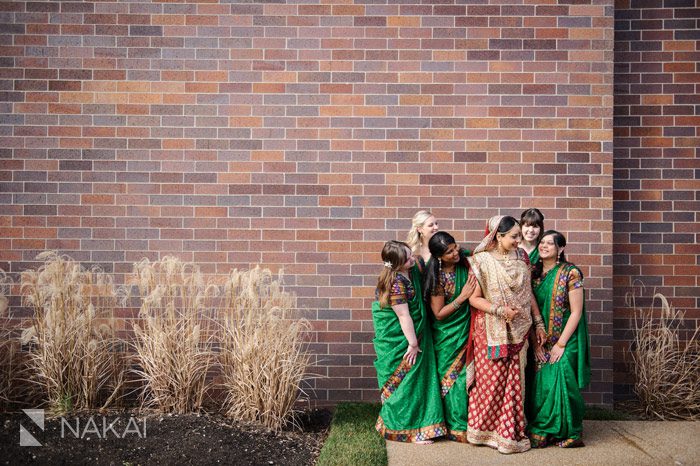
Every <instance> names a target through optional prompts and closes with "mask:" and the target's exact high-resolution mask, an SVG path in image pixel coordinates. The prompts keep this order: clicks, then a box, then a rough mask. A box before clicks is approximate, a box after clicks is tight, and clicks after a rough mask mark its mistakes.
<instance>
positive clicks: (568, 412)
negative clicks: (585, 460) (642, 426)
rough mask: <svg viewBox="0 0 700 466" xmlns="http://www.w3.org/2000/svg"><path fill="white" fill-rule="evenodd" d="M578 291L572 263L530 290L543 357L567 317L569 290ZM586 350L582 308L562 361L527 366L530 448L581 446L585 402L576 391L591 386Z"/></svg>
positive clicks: (578, 275) (580, 284) (580, 283)
mask: <svg viewBox="0 0 700 466" xmlns="http://www.w3.org/2000/svg"><path fill="white" fill-rule="evenodd" d="M581 287H583V275H582V274H581V271H580V270H579V269H578V268H577V267H576V266H575V265H573V264H570V263H563V264H558V265H556V266H555V267H554V268H553V269H552V270H550V271H549V272H547V274H546V275H545V276H544V277H542V278H539V279H535V280H533V286H532V288H533V291H534V294H535V298H536V299H537V304H538V305H539V308H540V310H541V312H542V318H543V320H544V325H545V328H546V330H547V341H546V343H545V346H544V350H545V354H546V356H547V358H549V352H550V351H551V350H552V348H553V347H554V345H555V344H556V343H557V341H558V340H559V337H560V336H561V332H562V331H563V330H564V327H565V326H566V323H567V322H568V320H569V317H570V316H571V308H570V305H569V291H570V290H574V289H576V288H581ZM590 378H591V367H590V346H589V341H588V329H587V324H586V312H585V304H584V309H583V312H582V315H581V319H580V320H579V323H578V326H577V327H576V330H575V331H574V333H573V334H572V335H571V337H570V338H569V341H567V343H566V348H565V350H564V354H563V355H562V358H561V359H560V360H559V361H557V362H556V363H554V364H550V363H549V362H545V363H541V362H535V363H534V364H532V365H530V366H529V370H528V382H527V384H526V390H527V397H526V400H527V402H526V414H527V418H528V432H529V435H530V441H531V444H532V446H533V447H538V446H539V447H542V446H546V445H547V443H549V442H552V441H553V442H555V443H557V444H558V445H559V446H561V447H573V446H581V445H583V443H582V441H581V435H582V431H583V415H584V412H585V404H584V401H583V396H582V395H581V389H583V388H585V387H586V386H587V385H588V383H589V382H590Z"/></svg>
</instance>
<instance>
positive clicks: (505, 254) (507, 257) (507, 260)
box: [498, 250, 510, 265]
mask: <svg viewBox="0 0 700 466" xmlns="http://www.w3.org/2000/svg"><path fill="white" fill-rule="evenodd" d="M498 252H500V253H501V256H503V262H505V263H506V265H510V253H509V252H508V251H506V252H501V251H500V250H499V251H498Z"/></svg>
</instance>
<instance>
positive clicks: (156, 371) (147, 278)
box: [127, 256, 217, 414]
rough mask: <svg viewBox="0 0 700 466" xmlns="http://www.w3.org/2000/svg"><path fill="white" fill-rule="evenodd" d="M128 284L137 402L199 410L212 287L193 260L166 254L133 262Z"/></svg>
mask: <svg viewBox="0 0 700 466" xmlns="http://www.w3.org/2000/svg"><path fill="white" fill-rule="evenodd" d="M131 284H133V285H135V287H136V288H137V289H138V293H139V296H140V298H141V308H140V312H139V317H140V319H139V323H135V324H134V326H133V328H134V336H135V339H134V343H133V346H134V349H135V353H136V356H135V362H136V368H135V369H134V371H135V372H136V374H137V375H138V377H139V378H140V380H141V382H142V383H143V390H142V392H141V403H142V407H143V406H145V407H147V408H154V409H156V410H158V411H160V412H163V413H173V414H184V413H192V412H197V411H199V410H200V409H201V408H202V403H203V401H204V397H205V395H206V393H207V391H208V389H209V388H210V386H211V382H210V381H209V380H207V373H208V372H209V369H210V368H211V367H212V365H213V363H214V352H213V345H214V337H215V334H214V332H213V331H212V328H213V325H212V322H213V321H212V316H213V313H214V303H213V300H214V298H215V297H216V295H217V287H216V286H215V285H212V284H209V283H207V282H205V280H204V276H203V275H202V273H201V272H200V270H199V267H197V266H196V265H195V264H192V263H187V262H182V261H181V260H180V259H178V258H175V257H172V256H166V257H163V258H162V259H161V260H159V261H157V262H150V261H149V260H148V259H143V260H142V261H140V262H138V263H136V264H134V269H133V277H132V283H131ZM128 295H129V294H127V296H128Z"/></svg>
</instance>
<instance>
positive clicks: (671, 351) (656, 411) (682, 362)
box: [630, 293, 700, 420]
mask: <svg viewBox="0 0 700 466" xmlns="http://www.w3.org/2000/svg"><path fill="white" fill-rule="evenodd" d="M656 299H658V300H659V301H660V302H661V309H660V311H656V312H655V311H654V309H648V310H639V312H638V314H637V315H636V316H635V320H634V323H635V326H634V340H633V341H632V344H631V347H630V353H631V357H632V363H633V372H634V374H635V385H634V391H635V393H636V394H637V397H638V398H639V402H640V404H641V409H642V410H643V411H644V414H645V415H646V416H647V417H650V418H656V419H662V420H672V419H684V420H698V419H700V341H699V339H698V336H699V334H698V331H699V329H698V328H697V327H696V329H695V331H694V332H693V333H692V335H691V337H690V338H689V339H688V340H687V341H683V342H681V341H680V340H679V328H680V325H681V322H682V321H683V317H684V313H683V312H681V311H678V310H675V309H674V308H672V307H671V306H670V305H669V303H668V300H667V299H666V297H665V296H663V295H662V294H658V293H657V294H655V295H654V301H656ZM631 301H632V305H633V303H634V299H633V298H632V300H631Z"/></svg>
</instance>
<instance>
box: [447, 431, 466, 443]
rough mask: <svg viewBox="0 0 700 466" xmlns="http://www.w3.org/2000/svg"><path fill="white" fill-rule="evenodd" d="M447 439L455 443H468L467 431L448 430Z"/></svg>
mask: <svg viewBox="0 0 700 466" xmlns="http://www.w3.org/2000/svg"><path fill="white" fill-rule="evenodd" d="M447 438H448V439H450V440H452V441H453V442H460V443H468V440H467V431H466V430H452V429H448V430H447Z"/></svg>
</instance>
